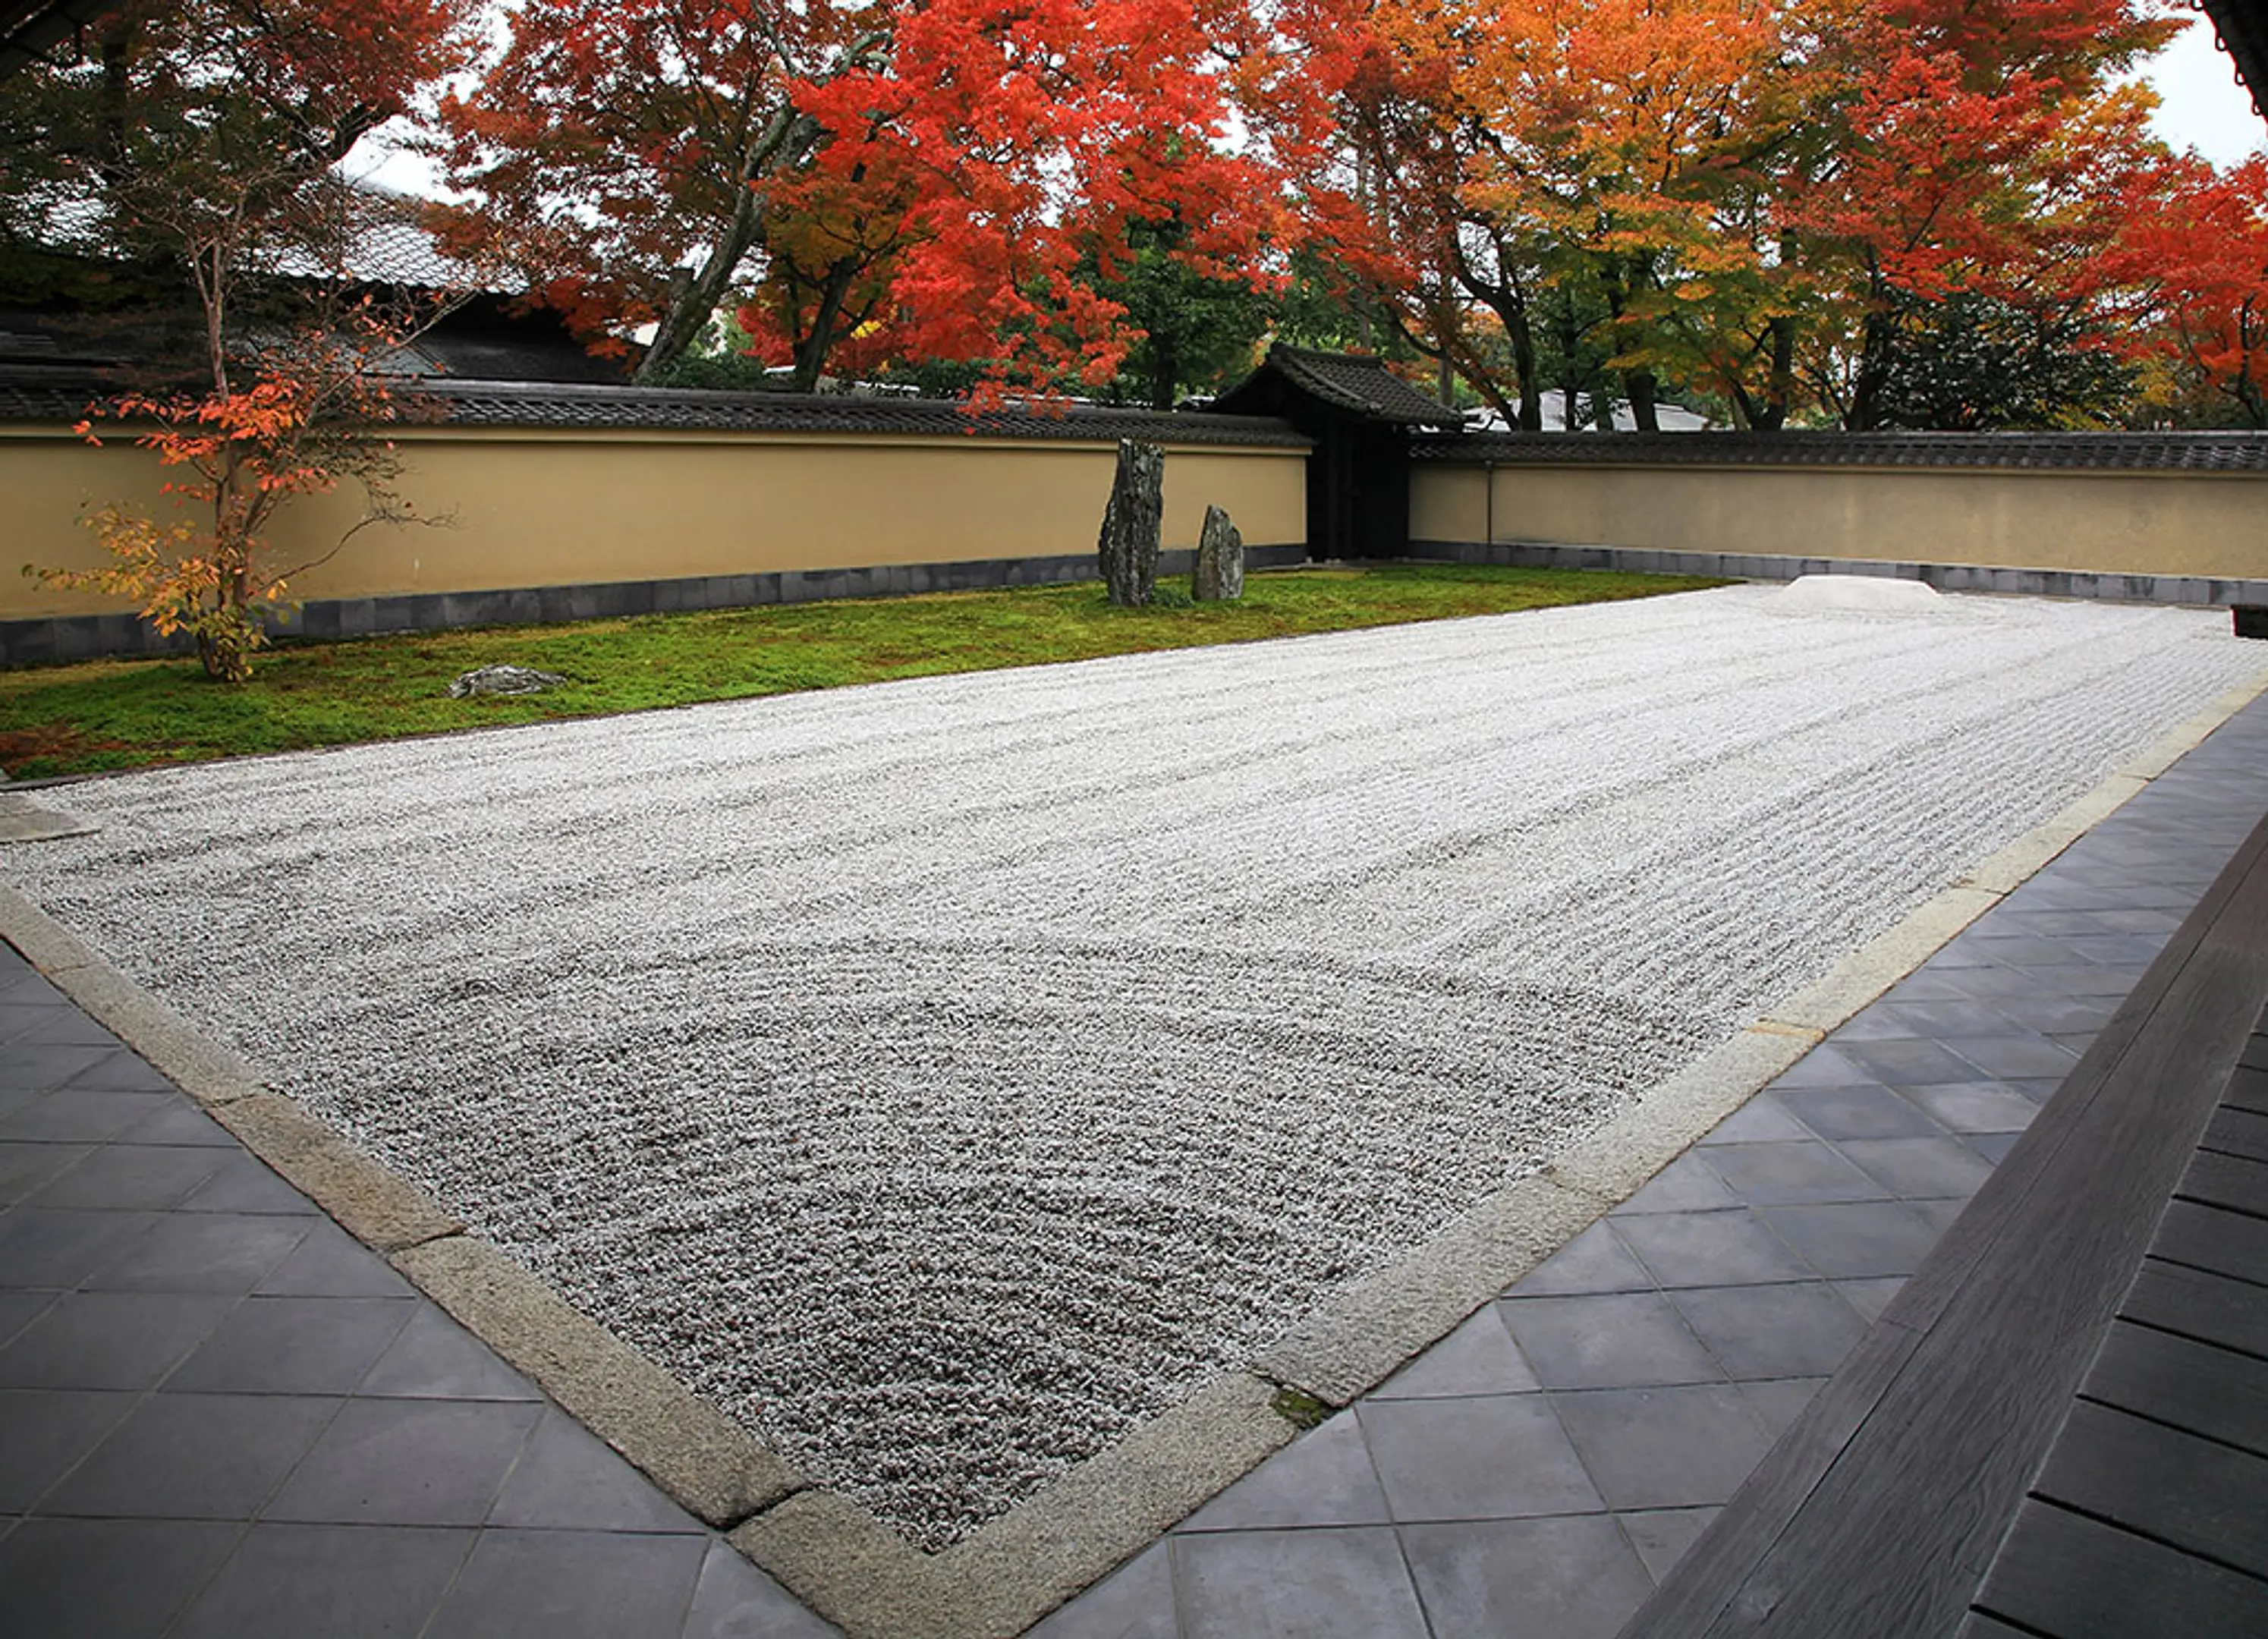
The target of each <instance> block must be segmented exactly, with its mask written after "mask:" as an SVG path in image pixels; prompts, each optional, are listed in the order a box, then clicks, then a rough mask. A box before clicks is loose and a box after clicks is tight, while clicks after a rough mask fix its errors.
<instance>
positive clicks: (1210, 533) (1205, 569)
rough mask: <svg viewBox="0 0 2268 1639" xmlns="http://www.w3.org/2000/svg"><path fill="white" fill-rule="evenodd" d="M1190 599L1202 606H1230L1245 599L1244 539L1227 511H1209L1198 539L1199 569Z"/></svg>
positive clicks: (1192, 574) (1192, 581) (1191, 579)
mask: <svg viewBox="0 0 2268 1639" xmlns="http://www.w3.org/2000/svg"><path fill="white" fill-rule="evenodd" d="M1189 596H1191V597H1192V598H1194V599H1197V601H1198V602H1199V603H1215V602H1226V601H1228V600H1229V599H1233V598H1241V597H1242V596H1244V537H1243V536H1242V535H1241V534H1239V533H1237V530H1236V526H1235V525H1233V524H1232V523H1230V522H1229V521H1228V511H1227V509H1226V507H1218V506H1209V507H1207V508H1205V521H1204V532H1203V533H1201V534H1199V535H1198V536H1197V567H1196V568H1195V569H1194V570H1191V571H1190V573H1189Z"/></svg>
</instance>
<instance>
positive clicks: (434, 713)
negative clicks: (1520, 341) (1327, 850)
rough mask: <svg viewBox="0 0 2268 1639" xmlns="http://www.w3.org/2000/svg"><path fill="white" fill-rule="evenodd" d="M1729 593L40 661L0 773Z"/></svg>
mask: <svg viewBox="0 0 2268 1639" xmlns="http://www.w3.org/2000/svg"><path fill="white" fill-rule="evenodd" d="M1718 584H1722V583H1721V582H1718V581H1712V580H1704V579H1699V578H1692V577H1674V576H1650V575H1624V574H1616V573H1609V572H1603V571H1589V570H1521V569H1504V568H1494V567H1486V566H1463V565H1445V564H1381V565H1377V566H1371V567H1361V568H1318V569H1307V570H1283V571H1278V572H1273V573H1270V574H1265V575H1255V576H1253V577H1251V578H1250V579H1249V580H1248V582H1247V583H1246V592H1245V596H1244V597H1243V599H1241V600H1240V601H1238V602H1235V603H1215V604H1189V603H1186V602H1181V601H1179V600H1175V601H1173V602H1168V603H1165V604H1161V605H1159V606H1153V607H1151V608H1147V609H1120V608H1115V607H1113V606H1111V605H1110V604H1109V603H1108V601H1107V600H1106V599H1104V597H1103V595H1102V591H1101V586H1100V585H1099V584H1075V585H1067V586H1038V587H1026V588H1018V589H1014V590H1010V591H1002V592H950V593H941V594H937V595H933V596H927V597H912V598H888V599H853V600H845V601H841V602H832V603H809V604H797V605H791V606H778V607H770V608H760V609H740V610H727V611H719V612H715V613H710V614H668V615H651V616H644V617H641V618H637V619H632V620H621V621H590V622H586V623H583V624H578V625H572V626H526V627H494V628H481V629H475V630H467V631H452V632H431V633H413V634H405V635H402V636H391V637H377V638H370V639H366V640H364V641H361V642H357V643H320V644H318V643H306V644H291V645H286V646H283V647H279V648H277V649H275V650H271V651H269V652H268V653H267V654H265V655H263V656H262V657H261V658H260V660H259V661H258V663H257V665H256V666H255V669H254V676H253V680H252V681H251V682H250V683H249V684H248V685H246V686H244V687H229V686H227V685H225V684H215V683H211V682H209V681H208V680H206V679H205V678H204V677H203V674H202V673H201V672H200V670H199V668H198V666H197V664H196V662H195V660H193V659H181V660H139V661H106V662H97V663H93V664H89V665H70V666H55V667H41V668H33V669H27V670H22V671H17V672H10V673H0V768H5V769H6V770H7V771H8V773H9V774H10V775H12V776H14V777H15V778H18V779H38V778H44V777H48V776H52V775H69V774H86V773H98V772H103V771H107V770H112V769H119V768H141V767H145V766H148V765H151V764H155V763H166V762H187V761H200V760H203V759H206V758H212V757H227V756H237V755H242V754H245V753H256V752H273V751H297V750H306V749H308V748H311V747H315V746H343V745H352V744H356V743H358V742H362V741H366V740H379V739H399V738H401V737H404V736H408V735H414V734H435V733H446V732H448V731H453V730H460V729H468V728H478V727H483V726H489V725H493V724H508V723H527V722H538V721H542V720H545V719H551V718H559V717H593V716H598V715H601V714H605V713H609V712H618V711H640V710H648V709H654V708H658V707H664V706H682V705H691V704H694V703H696V702H702V701H711V700H738V699H745V698H747V697H749V696H753V695H777V694H785V693H789V692H792V691H794V690H798V689H809V688H834V687H841V686H843V685H844V684H850V683H872V682H881V681H884V680H889V679H893V678H906V677H929V676H937V675H940V674H943V673H954V672H978V671H989V670H994V669H997V668H999V667H1003V666H1017V665H1042V664H1045V663H1048V662H1052V661H1064V660H1086V659H1094V658H1098V657H1101V656H1104V655H1116V654H1132V653H1138V652H1141V651H1145V650H1160V649H1184V648H1192V647H1196V646H1198V645H1202V644H1206V643H1244V642H1249V641H1252V640H1255V639H1258V638H1265V637H1290V636H1299V635H1301V634H1303V633H1308V632H1329V631H1344V630H1347V629H1350V628H1356V627H1365V626H1388V625H1399V624H1403V623H1404V622H1408V621H1432V620H1447V619H1452V618H1454V617H1457V616H1461V615H1472V614H1506V613H1509V612H1512V611H1514V610H1521V609H1535V608H1544V607H1550V606H1557V605H1563V604H1573V603H1594V602H1604V601H1609V600H1613V599H1624V598H1642V597H1649V596H1654V595H1658V594H1660V593H1663V592H1687V591H1693V590H1697V589H1698V588H1701V587H1704V586H1712V585H1718ZM500 664H509V665H526V666H534V667H537V668H539V669H541V670H543V671H547V672H554V673H560V674H561V675H563V676H565V677H567V678H569V679H570V680H571V681H570V683H569V684H568V685H567V686H566V687H562V688H557V689H554V690H551V691H549V692H548V693H545V694H542V695H527V696H521V697H518V698H487V699H468V700H452V699H450V698H449V696H448V692H447V691H448V685H449V683H450V681H451V680H453V679H454V678H455V677H457V676H458V675H459V674H460V673H464V672H468V671H470V670H472V669H473V668H475V666H482V665H500Z"/></svg>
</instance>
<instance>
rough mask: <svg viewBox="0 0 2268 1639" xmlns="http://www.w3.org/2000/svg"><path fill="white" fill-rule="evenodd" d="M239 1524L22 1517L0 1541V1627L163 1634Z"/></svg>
mask: <svg viewBox="0 0 2268 1639" xmlns="http://www.w3.org/2000/svg"><path fill="white" fill-rule="evenodd" d="M243 1531H244V1527H243V1526H242V1525H236V1524H231V1523H223V1522H221V1521H217V1520H202V1519H27V1520H25V1521H24V1522H23V1523H22V1524H21V1525H18V1526H17V1527H16V1529H15V1530H13V1531H11V1532H9V1533H8V1535H7V1536H6V1538H5V1539H4V1540H0V1634H9V1635H18V1634H20V1635H24V1636H25V1639H135V1636H136V1635H158V1634H162V1633H163V1632H165V1630H166V1625H167V1624H168V1623H169V1622H170V1621H172V1620H173V1615H174V1613H176V1612H178V1611H179V1610H180V1608H181V1606H183V1605H185V1604H187V1603H188V1599H189V1596H190V1595H191V1594H193V1593H195V1591H197V1589H198V1588H200V1587H201V1586H203V1584H204V1582H205V1580H206V1578H207V1577H210V1576H211V1575H212V1573H213V1571H214V1569H216V1568H217V1566H218V1565H219V1564H220V1562H221V1561H222V1560H223V1559H224V1558H225V1557H226V1556H227V1554H228V1552H229V1550H230V1549H231V1548H232V1547H234V1546H235V1545H236V1540H237V1538H238V1537H239V1536H240V1535H241V1534H242V1533H243ZM122 1567H131V1568H132V1572H133V1574H132V1575H130V1576H125V1575H122V1574H121V1568H122Z"/></svg>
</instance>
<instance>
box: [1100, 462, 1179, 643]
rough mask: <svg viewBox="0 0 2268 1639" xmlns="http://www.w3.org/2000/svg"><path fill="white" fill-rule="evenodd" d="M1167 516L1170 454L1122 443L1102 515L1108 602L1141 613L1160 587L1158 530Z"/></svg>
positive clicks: (1104, 580) (1103, 565)
mask: <svg viewBox="0 0 2268 1639" xmlns="http://www.w3.org/2000/svg"><path fill="white" fill-rule="evenodd" d="M1165 511H1166V452H1164V451H1163V450H1161V449H1160V448H1159V447H1158V446H1157V445H1154V444H1138V443H1137V442H1135V440H1133V439H1131V438H1122V439H1120V440H1119V442H1118V474H1117V476H1116V478H1114V479H1113V480H1112V481H1111V484H1110V504H1109V505H1108V506H1107V507H1105V508H1104V509H1103V512H1102V539H1101V542H1100V543H1099V544H1098V546H1097V548H1096V555H1098V556H1099V557H1101V560H1102V581H1103V584H1104V585H1106V586H1107V587H1108V588H1109V590H1110V601H1111V602H1113V603H1115V604H1117V605H1118V606H1121V607H1122V608H1140V607H1142V606H1144V605H1145V604H1147V603H1148V602H1149V601H1150V596H1151V594H1152V592H1155V591H1156V590H1157V585H1158V525H1159V520H1160V518H1163V517H1164V516H1165Z"/></svg>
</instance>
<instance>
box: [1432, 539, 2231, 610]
mask: <svg viewBox="0 0 2268 1639" xmlns="http://www.w3.org/2000/svg"><path fill="white" fill-rule="evenodd" d="M1410 556H1411V557H1413V558H1420V559H1425V558H1430V559H1432V560H1434V561H1436V562H1451V563H1504V564H1513V565H1517V566H1519V567H1521V568H1523V569H1565V570H1625V571H1628V572H1631V573H1634V574H1643V575H1721V576H1725V577H1728V578H1731V579H1734V580H1793V579H1795V578H1796V577H1798V576H1799V575H1887V576H1896V577H1899V578H1901V579H1904V580H1922V581H1926V582H1928V583H1929V584H1931V585H1933V586H1934V587H1936V588H1937V589H1938V590H1939V591H1940V592H2008V593H2014V594H2017V595H2021V596H2023V597H2029V598H2101V599H2111V600H2114V601H2118V602H2126V603H2181V604H2203V605H2212V606H2223V607H2225V606H2231V605H2235V604H2240V603H2242V604H2255V603H2268V580H2214V579H2210V578H2208V577H2204V576H2199V575H2112V574H2102V573H2095V572H2091V571H2088V570H2012V569H1991V568H1987V567H1985V566H1984V565H1982V564H1975V563H1924V562H1889V561H1887V560H1881V559H1859V558H1784V557H1764V556H1750V555H1742V554H1739V553H1732V552H1663V551H1658V550H1654V549H1652V548H1637V547H1562V546H1551V545H1548V544H1544V543H1542V542H1535V541H1497V542H1494V543H1490V542H1486V541H1478V540H1418V541H1412V542H1411V543H1410Z"/></svg>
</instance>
